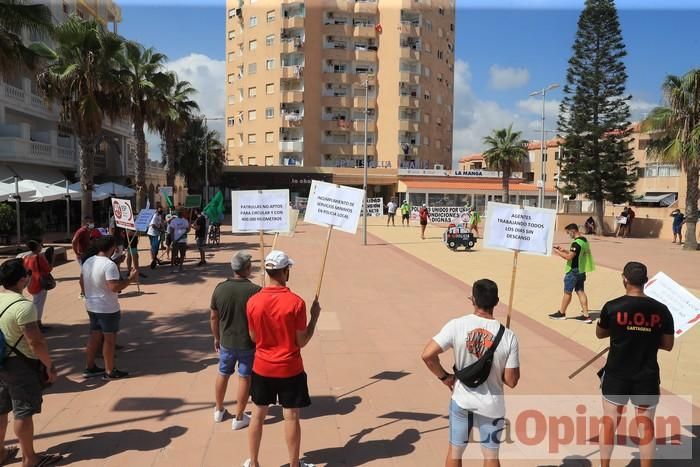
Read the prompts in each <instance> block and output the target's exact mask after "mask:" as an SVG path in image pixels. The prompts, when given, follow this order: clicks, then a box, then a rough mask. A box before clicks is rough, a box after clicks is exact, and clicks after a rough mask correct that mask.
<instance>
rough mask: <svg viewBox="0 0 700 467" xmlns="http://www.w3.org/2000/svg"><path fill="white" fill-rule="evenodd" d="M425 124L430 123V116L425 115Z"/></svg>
mask: <svg viewBox="0 0 700 467" xmlns="http://www.w3.org/2000/svg"><path fill="white" fill-rule="evenodd" d="M423 123H430V114H423Z"/></svg>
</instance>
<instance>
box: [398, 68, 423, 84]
mask: <svg viewBox="0 0 700 467" xmlns="http://www.w3.org/2000/svg"><path fill="white" fill-rule="evenodd" d="M399 81H401V82H403V83H408V84H418V83H420V73H419V72H417V71H416V72H410V71H402V72H401V73H400V75H399Z"/></svg>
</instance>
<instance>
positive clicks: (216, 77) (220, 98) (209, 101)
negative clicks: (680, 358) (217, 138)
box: [146, 54, 226, 160]
mask: <svg viewBox="0 0 700 467" xmlns="http://www.w3.org/2000/svg"><path fill="white" fill-rule="evenodd" d="M166 68H167V69H168V70H170V71H174V72H175V73H177V76H178V78H179V79H180V80H184V81H189V82H190V83H191V84H192V87H194V88H195V89H196V90H197V93H196V94H195V95H194V96H193V99H194V100H195V101H196V102H197V104H199V108H200V112H201V113H202V114H203V115H206V116H207V117H209V118H214V117H216V118H218V117H224V116H225V115H224V109H225V107H224V106H225V104H226V89H225V84H224V81H225V77H226V63H225V62H224V61H223V60H215V59H213V58H211V57H208V56H206V55H202V54H190V55H187V56H185V57H182V58H178V59H177V60H173V61H171V62H169V63H168V64H167V66H166ZM207 126H208V127H209V128H210V129H212V130H216V131H218V132H219V134H220V135H221V139H222V140H223V138H224V121H223V120H216V121H209V122H208V123H207ZM146 139H147V141H148V148H149V157H150V158H151V159H156V160H160V159H161V151H160V136H158V135H157V134H154V133H148V134H147V137H146Z"/></svg>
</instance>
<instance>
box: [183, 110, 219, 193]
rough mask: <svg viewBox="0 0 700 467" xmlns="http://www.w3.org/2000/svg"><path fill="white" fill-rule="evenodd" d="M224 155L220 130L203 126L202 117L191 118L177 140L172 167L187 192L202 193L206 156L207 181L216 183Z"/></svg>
mask: <svg viewBox="0 0 700 467" xmlns="http://www.w3.org/2000/svg"><path fill="white" fill-rule="evenodd" d="M205 146H206V148H207V150H206V156H205V151H204V147H205ZM224 158H225V156H224V148H223V146H222V144H221V141H220V140H219V134H218V133H217V132H216V131H214V130H209V129H208V128H205V126H204V122H203V121H202V120H198V119H195V120H191V121H190V122H189V124H188V125H187V128H186V129H185V131H184V133H183V134H182V137H181V138H180V139H179V140H178V143H177V159H176V160H175V163H176V165H175V171H176V172H177V173H179V174H180V175H182V176H183V177H184V178H185V183H186V185H187V189H188V190H189V192H190V193H201V192H203V191H204V164H205V160H206V164H207V171H208V176H209V182H210V184H214V185H215V184H217V183H218V179H219V177H220V176H221V173H222V172H223V166H224V162H225V161H224Z"/></svg>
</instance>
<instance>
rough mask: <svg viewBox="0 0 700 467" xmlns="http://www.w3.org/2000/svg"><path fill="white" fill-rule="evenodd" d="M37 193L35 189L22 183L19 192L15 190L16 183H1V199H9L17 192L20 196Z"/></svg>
mask: <svg viewBox="0 0 700 467" xmlns="http://www.w3.org/2000/svg"><path fill="white" fill-rule="evenodd" d="M34 193H36V192H35V191H34V190H33V189H26V188H24V187H22V186H21V185H20V187H19V193H16V192H15V184H14V183H0V201H7V200H9V199H10V198H11V197H13V196H15V194H19V196H20V198H24V197H25V196H33V195H34Z"/></svg>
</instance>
